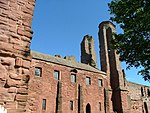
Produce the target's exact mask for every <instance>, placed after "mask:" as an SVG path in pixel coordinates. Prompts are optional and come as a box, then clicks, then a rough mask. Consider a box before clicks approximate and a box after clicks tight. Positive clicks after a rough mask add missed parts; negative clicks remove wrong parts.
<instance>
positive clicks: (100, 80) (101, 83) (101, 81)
mask: <svg viewBox="0 0 150 113" xmlns="http://www.w3.org/2000/svg"><path fill="white" fill-rule="evenodd" d="M102 86H103V80H102V79H98V87H102Z"/></svg>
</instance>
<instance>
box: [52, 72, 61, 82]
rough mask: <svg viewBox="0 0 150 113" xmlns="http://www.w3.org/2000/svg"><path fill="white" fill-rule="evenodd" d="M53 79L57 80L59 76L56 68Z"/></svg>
mask: <svg viewBox="0 0 150 113" xmlns="http://www.w3.org/2000/svg"><path fill="white" fill-rule="evenodd" d="M53 75H54V79H55V80H59V76H60V72H59V71H57V70H54V74H53Z"/></svg>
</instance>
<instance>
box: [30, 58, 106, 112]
mask: <svg viewBox="0 0 150 113" xmlns="http://www.w3.org/2000/svg"><path fill="white" fill-rule="evenodd" d="M31 67H32V68H31V80H30V82H29V97H30V102H31V104H32V103H33V105H32V106H31V107H30V110H31V111H33V113H42V112H44V113H54V112H55V110H56V94H57V91H56V90H57V80H54V77H53V71H54V70H59V71H60V73H61V78H60V81H62V92H61V94H62V95H61V96H62V103H61V105H62V112H63V113H77V112H78V84H80V85H81V86H82V95H83V110H84V112H85V110H86V105H87V104H88V103H89V104H90V105H91V113H104V87H106V81H105V79H104V78H103V77H102V75H101V74H100V73H93V72H88V71H84V70H79V69H77V71H78V73H77V82H76V83H71V82H70V74H71V72H70V70H71V69H72V68H70V67H66V66H61V65H57V64H52V63H46V62H43V61H38V60H32V65H31ZM35 67H42V77H36V76H35V75H34V68H35ZM86 76H89V77H91V85H90V86H86V85H85V77H86ZM100 78H101V79H103V82H104V86H103V87H101V88H99V87H98V79H100ZM43 98H45V99H47V109H46V111H42V110H41V109H42V102H41V100H42V99H43ZM70 100H73V102H74V110H73V111H71V110H70V108H69V107H70V106H69V105H70ZM99 102H101V104H102V106H101V109H102V110H101V111H99Z"/></svg>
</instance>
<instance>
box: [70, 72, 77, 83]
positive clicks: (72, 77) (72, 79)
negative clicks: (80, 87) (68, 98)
mask: <svg viewBox="0 0 150 113" xmlns="http://www.w3.org/2000/svg"><path fill="white" fill-rule="evenodd" d="M70 79H71V82H72V83H76V74H71V78H70Z"/></svg>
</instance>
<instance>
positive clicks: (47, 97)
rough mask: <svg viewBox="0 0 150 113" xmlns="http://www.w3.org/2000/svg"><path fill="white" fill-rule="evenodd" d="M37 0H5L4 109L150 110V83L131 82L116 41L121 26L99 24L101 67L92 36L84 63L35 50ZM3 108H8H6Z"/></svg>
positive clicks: (0, 77) (17, 112)
mask: <svg viewBox="0 0 150 113" xmlns="http://www.w3.org/2000/svg"><path fill="white" fill-rule="evenodd" d="M34 6H35V0H0V109H1V108H3V109H4V108H5V110H3V111H4V112H5V113H6V112H7V113H149V112H150V87H148V86H144V85H140V84H136V83H132V82H129V81H127V80H126V79H125V73H124V71H122V69H121V67H120V61H119V55H118V54H116V52H115V51H114V50H113V49H111V46H110V42H111V38H112V33H113V32H115V26H114V25H113V24H112V23H111V22H109V21H105V22H102V23H101V24H100V25H99V33H98V35H99V45H100V46H99V47H100V63H101V70H99V69H97V61H96V52H95V49H94V40H93V38H92V36H89V35H86V36H84V38H83V41H82V42H81V63H77V62H76V61H75V58H74V57H72V56H66V57H65V58H61V57H60V56H59V55H57V56H55V57H53V56H50V55H46V54H43V53H39V52H35V51H31V50H30V43H31V39H32V34H33V33H32V30H31V23H32V16H33V10H34ZM1 111H2V110H1Z"/></svg>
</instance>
